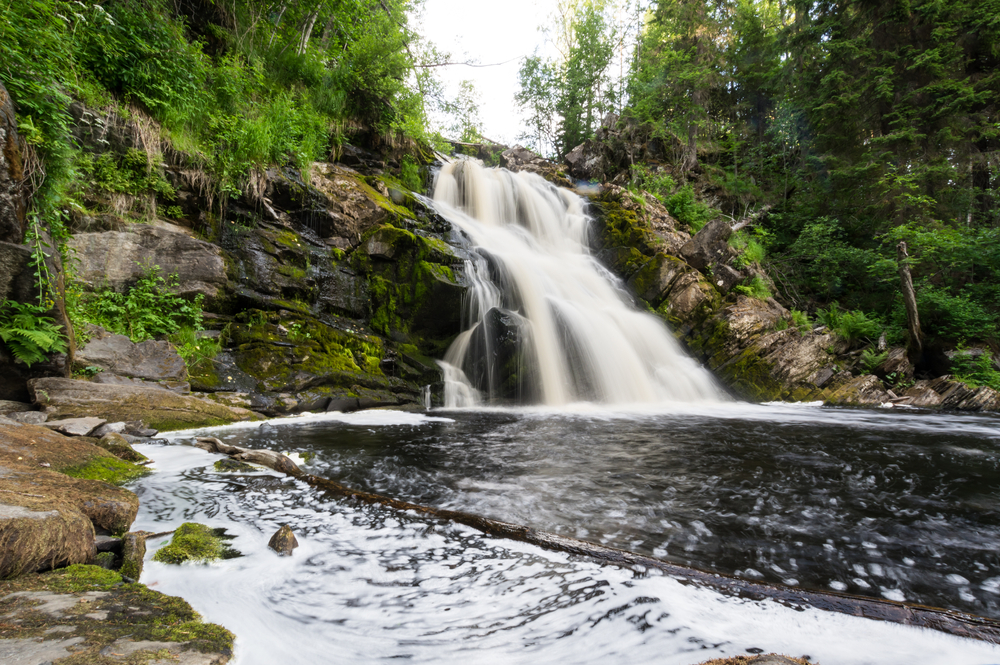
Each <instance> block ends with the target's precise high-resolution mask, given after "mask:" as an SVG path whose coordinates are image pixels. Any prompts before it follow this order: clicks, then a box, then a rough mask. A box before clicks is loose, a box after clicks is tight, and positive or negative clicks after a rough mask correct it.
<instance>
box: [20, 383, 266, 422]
mask: <svg viewBox="0 0 1000 665" xmlns="http://www.w3.org/2000/svg"><path fill="white" fill-rule="evenodd" d="M28 388H29V390H30V391H31V394H32V396H33V399H34V401H35V403H36V404H38V405H39V406H40V407H41V408H42V409H43V410H44V411H45V412H46V413H47V414H48V415H49V418H50V419H53V420H54V419H58V418H82V417H86V416H98V417H101V418H104V419H105V420H108V421H112V422H114V421H136V420H138V421H142V422H144V423H145V424H146V425H147V426H149V427H152V428H154V429H157V430H171V429H184V428H189V427H207V426H210V425H222V424H225V423H231V422H234V421H241V420H254V419H256V418H259V416H257V415H256V414H254V413H253V412H251V411H248V410H246V409H239V408H232V407H228V406H224V405H222V404H218V403H215V402H212V401H209V400H204V399H199V398H196V397H191V396H186V395H178V394H177V393H174V392H172V391H170V390H166V389H164V388H159V387H152V386H120V385H108V384H98V383H92V382H90V381H80V380H76V379H60V378H51V379H32V380H31V381H29V383H28Z"/></svg>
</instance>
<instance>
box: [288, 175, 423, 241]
mask: <svg viewBox="0 0 1000 665" xmlns="http://www.w3.org/2000/svg"><path fill="white" fill-rule="evenodd" d="M311 183H312V185H313V186H314V187H315V189H316V191H318V192H319V193H320V194H321V195H322V198H321V200H320V201H319V207H318V209H316V210H315V211H314V212H313V213H312V214H311V215H303V216H301V219H300V221H302V222H303V223H305V224H306V225H307V226H309V227H310V228H311V229H313V230H314V231H315V232H316V233H317V235H319V237H321V238H325V239H329V240H331V241H333V242H331V243H330V244H332V246H334V247H339V248H341V249H347V248H350V247H355V246H357V244H358V242H359V241H360V239H361V236H362V235H364V234H365V232H366V231H368V230H369V229H371V228H374V227H376V226H378V225H379V224H382V223H384V222H385V221H387V220H388V219H390V218H391V217H399V216H403V217H409V216H411V213H410V211H409V210H407V209H405V208H401V207H399V206H397V205H396V204H394V203H393V202H392V201H391V200H390V199H389V198H388V194H389V192H388V190H386V191H383V192H379V191H378V190H376V189H374V188H373V187H372V186H370V185H368V184H367V183H365V182H364V181H363V180H362V179H361V177H360V174H359V173H358V172H357V171H354V170H353V169H350V168H347V167H346V166H343V165H341V164H328V163H317V164H314V165H313V170H312V180H311Z"/></svg>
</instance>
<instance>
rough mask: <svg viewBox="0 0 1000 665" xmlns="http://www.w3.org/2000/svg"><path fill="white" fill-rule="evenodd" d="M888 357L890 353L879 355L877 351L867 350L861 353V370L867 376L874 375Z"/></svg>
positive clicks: (885, 352) (884, 352)
mask: <svg viewBox="0 0 1000 665" xmlns="http://www.w3.org/2000/svg"><path fill="white" fill-rule="evenodd" d="M888 357H889V352H888V351H883V352H882V353H879V352H878V351H876V350H875V349H865V350H864V351H862V352H861V368H862V369H863V370H864V371H865V374H873V373H874V372H875V370H876V369H878V368H879V366H880V365H881V364H882V363H884V362H885V361H886V359H887V358H888Z"/></svg>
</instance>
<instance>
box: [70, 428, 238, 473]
mask: <svg viewBox="0 0 1000 665" xmlns="http://www.w3.org/2000/svg"><path fill="white" fill-rule="evenodd" d="M220 424H221V423H220ZM161 425H162V423H158V424H157V425H153V426H154V427H156V428H157V429H165V428H163V427H162V426H161ZM185 426H187V425H185ZM178 429H179V428H178ZM59 471H61V472H62V473H65V474H66V475H67V476H71V477H73V478H86V479H88V480H103V481H104V482H106V483H110V484H112V485H124V484H125V483H127V482H129V481H131V480H135V479H136V478H142V477H143V476H146V475H149V474H150V473H151V472H150V470H149V469H147V468H146V467H144V466H138V465H136V464H132V463H131V462H126V461H125V460H120V459H118V458H117V457H112V456H107V457H104V456H102V457H91V458H90V459H89V460H87V462H86V463H84V464H81V465H79V466H71V467H67V468H64V469H59Z"/></svg>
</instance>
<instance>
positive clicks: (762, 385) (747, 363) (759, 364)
mask: <svg viewBox="0 0 1000 665" xmlns="http://www.w3.org/2000/svg"><path fill="white" fill-rule="evenodd" d="M771 369H772V368H771V365H770V364H769V363H768V362H767V361H765V360H763V359H762V358H761V357H760V356H759V355H757V353H756V351H755V350H754V349H753V348H749V349H745V350H744V351H743V352H742V353H740V354H739V355H738V356H736V357H735V358H734V359H733V360H731V361H729V362H728V363H726V364H725V365H723V366H721V367H720V368H719V373H720V375H722V377H723V378H724V379H727V383H728V384H729V385H730V387H732V388H733V389H734V390H736V392H738V393H739V394H740V395H742V396H743V397H745V398H747V399H751V400H757V401H761V402H768V401H772V400H777V399H780V398H781V394H782V390H783V388H782V385H781V384H780V383H779V382H777V381H775V380H774V378H773V377H772V376H771Z"/></svg>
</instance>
